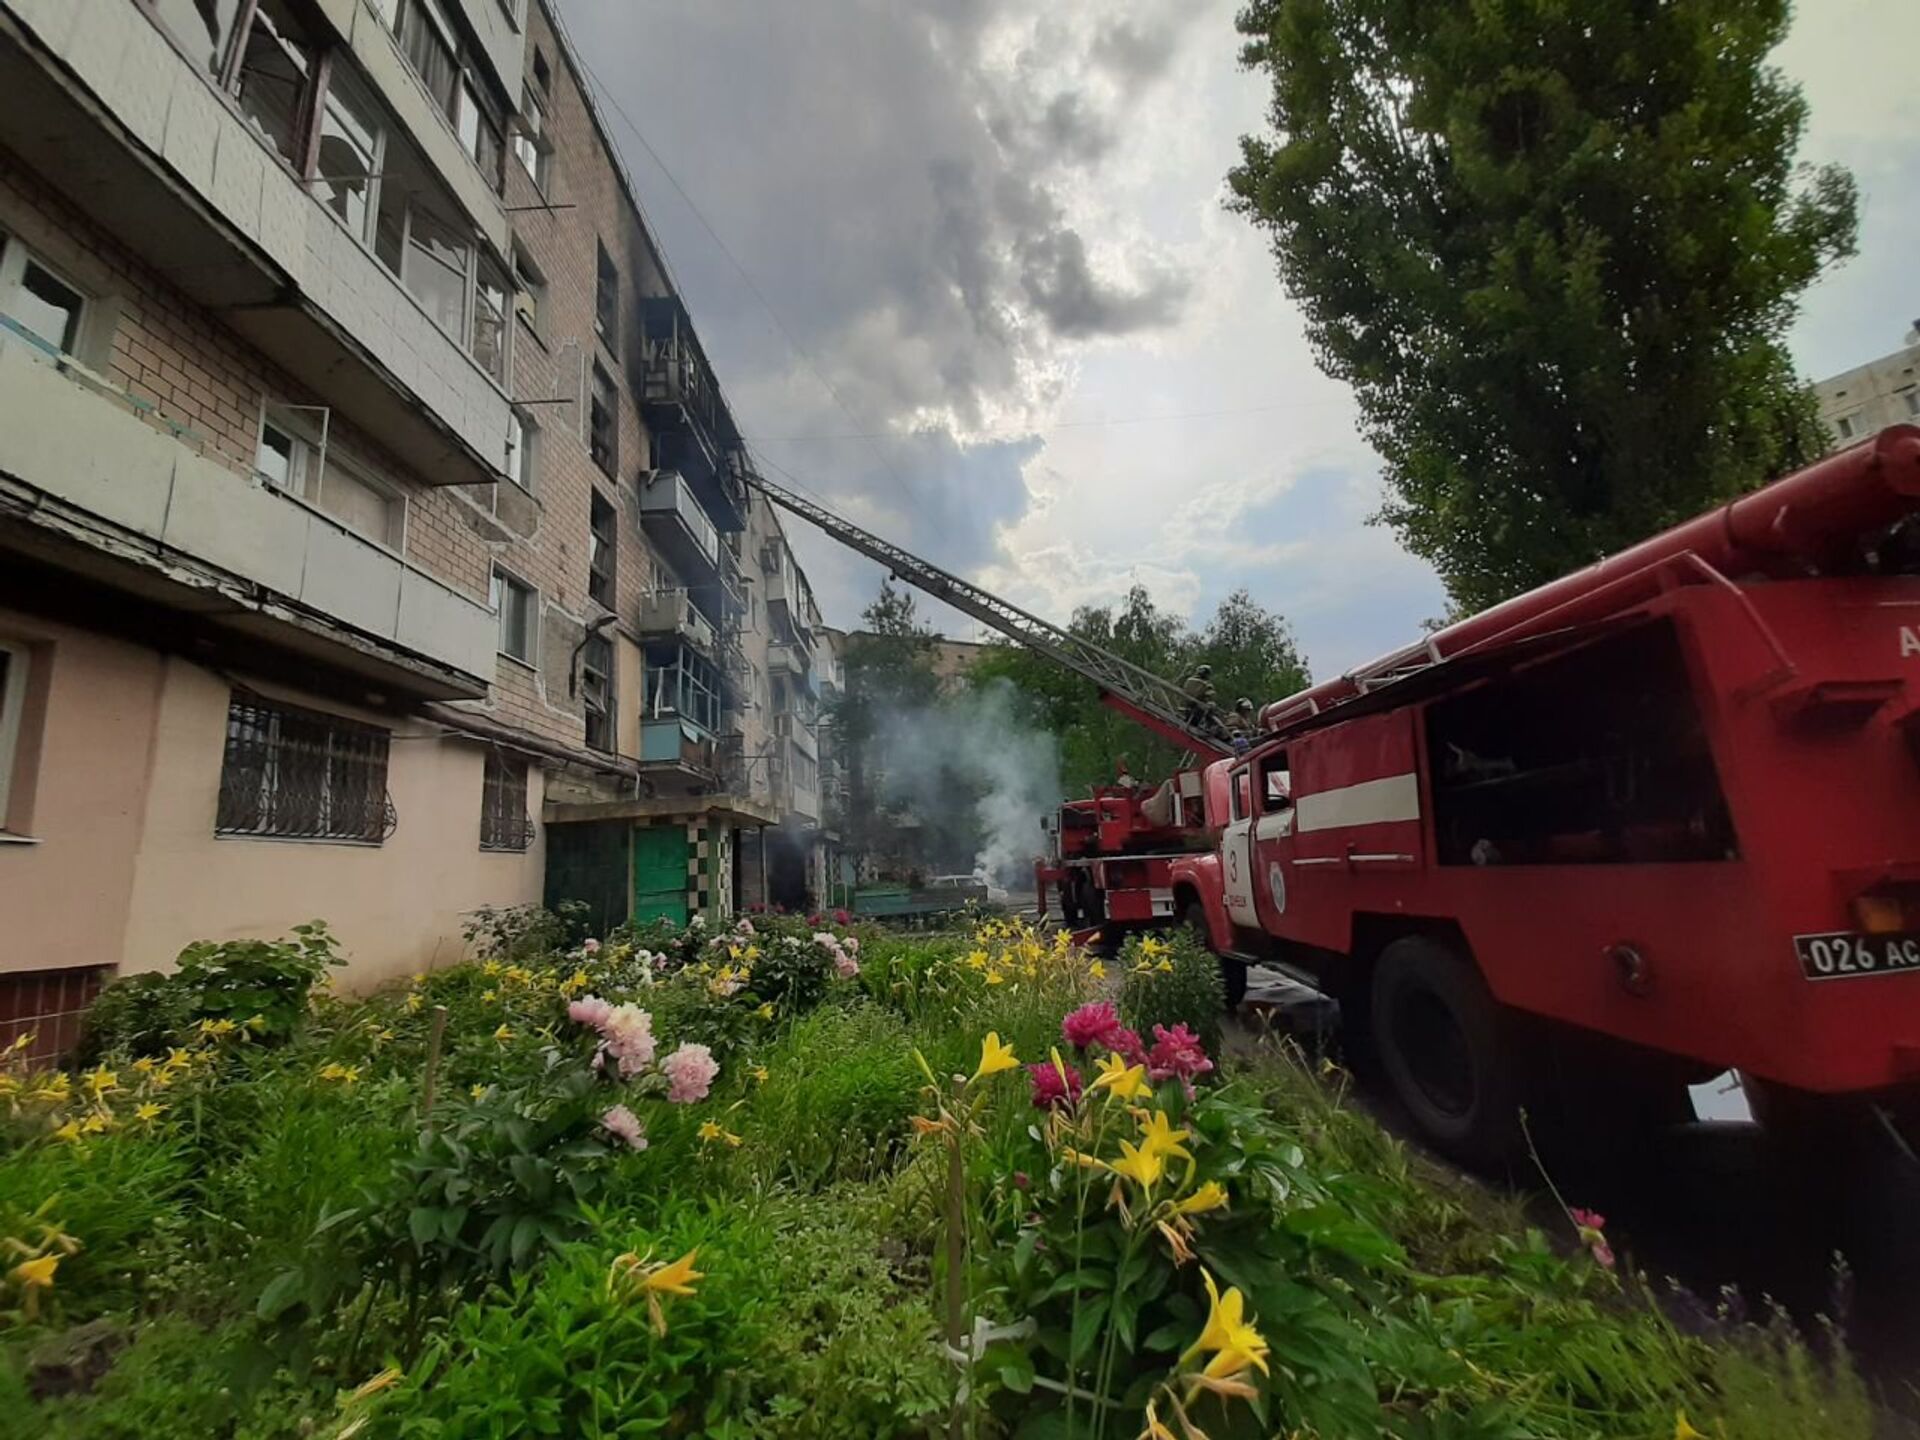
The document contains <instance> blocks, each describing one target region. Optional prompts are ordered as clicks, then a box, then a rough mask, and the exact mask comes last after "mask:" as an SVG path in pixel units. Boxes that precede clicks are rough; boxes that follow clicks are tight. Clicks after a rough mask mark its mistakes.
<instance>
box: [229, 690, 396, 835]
mask: <svg viewBox="0 0 1920 1440" xmlns="http://www.w3.org/2000/svg"><path fill="white" fill-rule="evenodd" d="M388 740H389V736H388V733H387V732H386V731H385V730H382V729H381V728H379V727H378V726H376V725H362V724H360V723H358V722H357V721H353V720H343V719H341V718H339V717H338V716H334V715H324V714H320V713H319V712H317V711H312V710H301V709H298V708H296V707H294V706H291V705H281V704H278V703H275V702H271V701H267V700H262V699H260V698H259V697H258V696H253V695H246V694H241V693H238V692H236V693H235V694H234V696H233V698H232V700H231V701H230V702H229V704H228V706H227V752H226V758H225V761H224V763H223V764H222V766H221V770H220V813H219V816H218V818H217V819H216V820H215V822H214V830H215V831H216V832H217V833H218V834H221V835H260V836H278V837H281V838H284V839H289V840H351V841H357V842H359V843H361V844H366V845H378V844H380V843H381V842H382V841H383V840H385V839H386V838H387V836H389V835H391V834H392V833H393V832H394V828H395V826H396V825H397V824H398V823H399V821H398V816H397V815H396V814H395V812H394V808H393V801H392V799H391V798H390V797H389V796H388V794H387V746H388Z"/></svg>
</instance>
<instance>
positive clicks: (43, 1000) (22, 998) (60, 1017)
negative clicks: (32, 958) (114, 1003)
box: [0, 965, 108, 1063]
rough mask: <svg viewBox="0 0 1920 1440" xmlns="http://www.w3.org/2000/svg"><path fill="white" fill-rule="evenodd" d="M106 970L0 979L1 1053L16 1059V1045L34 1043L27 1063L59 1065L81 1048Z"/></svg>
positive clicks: (49, 972) (28, 973)
mask: <svg viewBox="0 0 1920 1440" xmlns="http://www.w3.org/2000/svg"><path fill="white" fill-rule="evenodd" d="M107 974H108V970H107V967H106V966H103V965H82V966H76V967H74V968H72V969H66V970H25V971H17V972H15V973H14V974H12V975H4V976H0V1050H4V1051H8V1052H9V1053H12V1054H14V1055H15V1056H16V1057H19V1056H20V1052H18V1051H14V1050H13V1048H12V1047H13V1045H14V1043H15V1041H17V1040H18V1039H19V1038H20V1037H21V1036H23V1035H31V1036H32V1037H33V1039H32V1041H31V1042H30V1043H29V1044H28V1045H27V1047H26V1049H25V1054H24V1058H25V1059H26V1060H27V1061H29V1062H33V1063H51V1062H54V1061H59V1060H62V1059H64V1058H66V1056H67V1055H68V1054H69V1053H70V1052H71V1051H72V1050H73V1048H74V1046H76V1045H78V1044H79V1043H80V1034H81V1031H82V1030H83V1029H84V1028H85V1026H86V1016H87V1007H88V1006H90V1005H91V1004H93V1001H94V997H95V996H97V995H99V993H100V987H101V985H103V984H104V983H105V982H106V978H107Z"/></svg>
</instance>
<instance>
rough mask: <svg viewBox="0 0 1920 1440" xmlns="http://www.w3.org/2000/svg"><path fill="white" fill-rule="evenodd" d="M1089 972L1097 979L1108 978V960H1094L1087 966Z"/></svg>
mask: <svg viewBox="0 0 1920 1440" xmlns="http://www.w3.org/2000/svg"><path fill="white" fill-rule="evenodd" d="M1087 974H1089V975H1091V976H1092V977H1093V978H1094V979H1096V980H1104V979H1106V978H1107V966H1106V962H1105V961H1102V960H1095V961H1092V962H1091V963H1090V964H1088V966H1087Z"/></svg>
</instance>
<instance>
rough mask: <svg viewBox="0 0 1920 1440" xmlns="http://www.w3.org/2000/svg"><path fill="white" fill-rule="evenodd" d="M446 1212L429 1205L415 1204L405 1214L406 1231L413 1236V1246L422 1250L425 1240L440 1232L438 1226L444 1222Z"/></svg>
mask: <svg viewBox="0 0 1920 1440" xmlns="http://www.w3.org/2000/svg"><path fill="white" fill-rule="evenodd" d="M446 1216H447V1212H446V1211H444V1210H437V1209H435V1208H434V1207H433V1206H431V1205H416V1206H414V1207H413V1209H412V1210H411V1211H410V1212H409V1213H408V1215H407V1233H408V1234H409V1235H411V1236H412V1237H413V1243H414V1247H415V1248H416V1249H420V1250H424V1249H426V1248H427V1242H428V1241H430V1240H432V1239H433V1238H434V1237H435V1236H436V1235H438V1234H439V1233H440V1227H441V1226H442V1225H443V1224H445V1223H446Z"/></svg>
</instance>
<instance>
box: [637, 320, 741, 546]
mask: <svg viewBox="0 0 1920 1440" xmlns="http://www.w3.org/2000/svg"><path fill="white" fill-rule="evenodd" d="M640 329H641V369H640V408H641V412H642V413H643V414H644V415H645V416H646V419H647V423H648V425H649V426H651V427H652V429H653V431H654V434H655V443H656V444H657V445H658V446H659V447H660V454H661V457H662V458H661V460H660V464H661V467H662V468H663V469H677V470H679V471H680V472H681V473H682V474H683V475H685V476H686V477H687V479H688V481H689V482H690V483H691V484H692V485H693V486H694V488H695V491H696V492H697V494H698V495H699V498H700V502H701V503H702V504H703V505H705V506H706V507H707V509H708V511H709V512H710V513H711V514H712V515H713V518H714V520H715V522H716V523H717V524H718V525H719V526H720V528H721V529H723V530H728V531H738V530H744V529H745V528H746V524H747V518H746V487H745V484H744V481H743V478H742V474H741V466H740V462H738V461H736V460H735V459H734V458H733V457H734V456H735V455H737V454H739V453H741V447H740V434H739V431H738V430H736V429H735V428H734V423H733V416H732V415H731V414H729V413H728V411H727V404H726V401H725V399H724V398H722V396H721V394H720V386H719V383H718V382H717V381H716V380H715V379H714V377H713V367H712V366H711V365H709V364H708V363H707V357H706V353H705V352H704V351H703V350H702V349H701V348H700V341H699V338H698V336H696V335H695V334H694V330H693V320H692V318H691V317H690V316H689V315H688V314H687V310H686V307H685V306H684V305H682V304H681V303H680V300H679V297H678V296H674V295H659V296H651V297H648V298H645V299H642V300H641V301H640Z"/></svg>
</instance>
